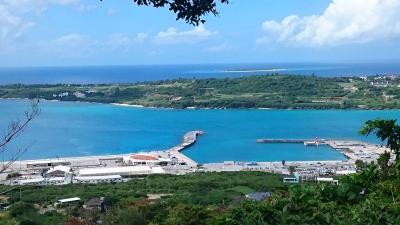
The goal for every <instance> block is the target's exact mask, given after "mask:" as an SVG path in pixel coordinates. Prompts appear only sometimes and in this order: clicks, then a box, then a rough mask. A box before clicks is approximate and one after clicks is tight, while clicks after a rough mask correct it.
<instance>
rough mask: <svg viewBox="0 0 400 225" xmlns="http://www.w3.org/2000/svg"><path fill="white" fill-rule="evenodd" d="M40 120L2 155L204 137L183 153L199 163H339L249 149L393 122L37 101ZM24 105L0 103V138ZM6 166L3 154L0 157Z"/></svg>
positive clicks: (302, 150)
mask: <svg viewBox="0 0 400 225" xmlns="http://www.w3.org/2000/svg"><path fill="white" fill-rule="evenodd" d="M40 107H41V111H42V112H41V114H40V116H39V117H38V118H37V119H35V120H34V121H33V123H32V124H31V126H30V127H29V128H28V129H27V130H26V132H25V133H23V134H22V135H21V136H20V137H18V139H17V140H16V142H15V143H13V144H11V145H10V146H8V147H9V149H10V150H12V149H16V148H22V147H25V146H28V145H31V148H30V149H29V151H28V152H27V153H26V154H25V155H24V156H23V158H24V159H38V158H52V157H69V156H87V155H103V154H120V153H130V152H140V151H151V150H164V149H167V148H169V147H172V146H174V145H176V144H178V143H180V141H181V138H182V135H183V134H184V133H185V132H187V131H191V130H195V129H200V130H203V131H205V132H206V134H204V135H203V136H201V137H200V138H199V140H198V142H197V143H196V144H195V145H194V146H193V147H191V148H189V149H187V150H185V151H184V153H185V154H186V155H188V156H189V157H191V158H193V159H194V160H196V161H198V162H200V163H208V162H222V161H228V160H234V161H280V160H286V161H291V160H343V159H345V158H344V156H343V155H342V154H340V153H339V152H338V151H336V150H333V149H330V148H328V147H319V148H312V147H311V148H310V147H307V148H306V147H304V146H303V145H301V144H299V145H297V144H257V143H256V139H257V138H307V139H313V138H315V137H318V138H328V139H346V140H361V141H369V142H376V143H380V142H379V141H378V140H376V139H374V138H368V139H366V138H364V137H361V136H359V135H358V130H359V129H360V128H361V127H362V125H363V123H364V122H365V121H367V120H369V119H375V118H382V119H399V118H400V111H398V110H263V109H248V110H245V109H240V110H239V109H232V110H217V109H209V110H207V109H202V110H189V109H185V110H176V109H151V108H133V107H123V106H115V105H107V104H92V103H80V102H52V101H42V102H41V104H40ZM27 108H29V101H27V100H0V118H1V120H0V131H5V128H6V127H7V124H8V122H9V121H10V120H12V119H16V118H21V117H22V115H23V111H24V110H26V109H27ZM2 157H3V159H2V160H6V159H7V155H3V156H2Z"/></svg>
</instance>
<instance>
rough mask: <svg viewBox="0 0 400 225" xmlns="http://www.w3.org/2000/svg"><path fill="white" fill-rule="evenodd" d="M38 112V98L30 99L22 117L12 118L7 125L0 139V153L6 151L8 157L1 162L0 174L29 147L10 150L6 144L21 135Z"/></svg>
mask: <svg viewBox="0 0 400 225" xmlns="http://www.w3.org/2000/svg"><path fill="white" fill-rule="evenodd" d="M39 113H40V108H39V100H32V101H31V107H30V109H29V110H27V111H25V115H24V118H23V119H16V120H13V121H11V122H10V124H9V125H8V128H7V130H6V132H5V135H4V137H3V138H2V139H1V140H0V154H3V155H5V154H6V153H8V154H9V155H10V157H9V158H8V159H7V162H3V163H2V164H1V166H0V174H1V173H3V172H4V171H5V170H7V168H9V167H10V166H11V165H12V164H13V163H14V162H15V161H16V160H18V159H19V158H20V157H21V156H22V155H23V154H24V153H25V152H26V151H27V150H28V149H29V147H30V146H27V147H25V148H18V149H16V150H14V152H11V151H10V150H9V149H8V148H7V145H8V144H10V143H11V142H12V141H13V140H15V139H16V138H17V137H18V136H19V135H21V134H22V133H23V132H24V131H25V129H26V128H27V127H28V125H29V124H30V123H31V122H32V120H33V119H34V118H35V117H37V116H38V115H39Z"/></svg>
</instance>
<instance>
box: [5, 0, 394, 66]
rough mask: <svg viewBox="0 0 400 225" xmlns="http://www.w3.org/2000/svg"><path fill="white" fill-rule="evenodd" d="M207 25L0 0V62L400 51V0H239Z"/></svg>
mask: <svg viewBox="0 0 400 225" xmlns="http://www.w3.org/2000/svg"><path fill="white" fill-rule="evenodd" d="M219 11H220V16H218V17H212V16H209V17H207V18H206V20H207V23H206V24H205V25H201V26H199V27H193V26H191V25H188V24H185V23H184V22H183V21H178V22H177V21H175V15H173V14H172V13H170V12H169V11H168V10H167V9H153V8H143V7H137V6H135V5H133V4H132V2H131V1H130V0H118V1H115V0H103V1H102V2H100V1H97V0H0V66H64V65H133V64H190V63H235V62H236V63H240V62H346V61H350V62H371V61H391V62H393V61H394V62H396V61H399V59H400V54H398V53H399V52H400V1H399V0H296V1H294V0H279V1H276V0H251V1H250V0H231V4H230V5H223V6H220V7H219Z"/></svg>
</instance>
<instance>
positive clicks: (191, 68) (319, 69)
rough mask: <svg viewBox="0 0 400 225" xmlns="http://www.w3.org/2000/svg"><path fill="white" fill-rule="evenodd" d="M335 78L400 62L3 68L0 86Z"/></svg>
mask: <svg viewBox="0 0 400 225" xmlns="http://www.w3.org/2000/svg"><path fill="white" fill-rule="evenodd" d="M272 73H278V74H298V75H313V74H314V75H317V76H324V77H332V76H368V75H376V74H380V75H400V63H258V64H198V65H147V66H82V67H20V68H9V67H3V68H0V84H15V83H24V84H44V83H47V84H57V83H85V84H87V83H91V84H93V83H132V82H137V81H154V80H165V79H175V78H193V77H196V78H209V77H214V78H222V77H241V76H249V75H265V74H272Z"/></svg>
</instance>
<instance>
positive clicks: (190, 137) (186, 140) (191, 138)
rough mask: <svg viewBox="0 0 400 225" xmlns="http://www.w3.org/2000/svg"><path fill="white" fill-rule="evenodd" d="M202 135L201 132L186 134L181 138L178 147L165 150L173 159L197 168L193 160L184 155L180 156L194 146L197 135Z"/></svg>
mask: <svg viewBox="0 0 400 225" xmlns="http://www.w3.org/2000/svg"><path fill="white" fill-rule="evenodd" d="M202 134H204V132H203V131H200V130H195V131H190V132H188V133H186V134H185V135H184V136H183V140H182V143H181V144H180V145H178V146H175V147H173V148H171V149H168V150H167V153H169V154H171V155H172V156H173V157H175V158H177V159H178V160H181V161H184V162H186V164H187V165H188V166H190V167H193V168H195V167H197V165H198V163H197V162H196V161H194V160H193V159H191V158H189V157H187V156H186V155H184V154H182V151H183V150H185V149H187V148H189V147H190V146H192V145H194V144H195V143H196V141H197V137H198V136H199V135H202Z"/></svg>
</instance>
